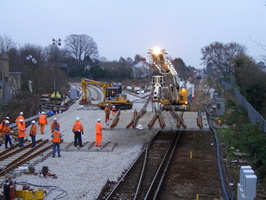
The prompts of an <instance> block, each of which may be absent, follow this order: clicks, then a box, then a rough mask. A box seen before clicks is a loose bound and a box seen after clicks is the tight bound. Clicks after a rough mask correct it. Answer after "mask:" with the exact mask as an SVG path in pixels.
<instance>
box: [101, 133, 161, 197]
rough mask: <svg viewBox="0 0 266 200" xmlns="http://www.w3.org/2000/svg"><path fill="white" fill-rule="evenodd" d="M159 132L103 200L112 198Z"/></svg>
mask: <svg viewBox="0 0 266 200" xmlns="http://www.w3.org/2000/svg"><path fill="white" fill-rule="evenodd" d="M158 133H159V131H157V132H156V133H155V134H154V136H153V137H152V138H151V140H150V142H149V143H148V145H147V147H146V148H145V149H143V150H142V151H141V152H140V154H139V156H138V157H137V158H136V160H135V162H134V163H133V165H131V166H130V167H129V169H128V170H127V171H126V173H125V174H124V175H123V177H122V178H121V179H120V180H119V181H118V183H117V184H116V185H115V187H114V188H113V189H112V191H111V192H110V193H109V195H108V196H107V197H106V198H105V200H110V199H111V198H112V196H113V194H114V193H115V192H116V191H117V189H118V187H119V186H120V185H121V184H122V183H123V181H124V180H125V178H126V177H127V176H128V174H129V173H130V171H131V170H132V169H133V168H134V167H135V166H136V164H137V161H138V160H139V159H140V158H141V157H142V156H143V154H144V153H145V152H146V151H147V149H148V148H149V147H150V146H151V144H152V141H153V140H154V138H155V137H156V136H157V135H158Z"/></svg>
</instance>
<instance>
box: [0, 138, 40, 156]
mask: <svg viewBox="0 0 266 200" xmlns="http://www.w3.org/2000/svg"><path fill="white" fill-rule="evenodd" d="M41 141H42V139H40V140H37V141H36V144H38V143H40V142H41ZM31 145H32V144H28V145H26V146H24V147H22V148H19V149H17V150H15V151H12V150H13V149H14V148H15V147H18V145H15V146H13V147H14V148H12V149H7V150H9V151H8V152H10V153H8V152H7V153H8V154H5V155H4V156H2V157H0V161H3V160H5V159H7V158H9V157H11V156H13V155H15V154H17V153H19V152H21V151H22V150H24V149H27V148H29V147H30V146H31Z"/></svg>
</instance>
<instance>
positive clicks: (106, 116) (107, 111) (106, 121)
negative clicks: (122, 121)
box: [104, 104, 111, 123]
mask: <svg viewBox="0 0 266 200" xmlns="http://www.w3.org/2000/svg"><path fill="white" fill-rule="evenodd" d="M104 112H105V123H108V121H109V120H110V112H111V109H110V106H109V105H108V104H106V106H105V108H104Z"/></svg>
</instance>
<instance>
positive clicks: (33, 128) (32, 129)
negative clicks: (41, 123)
mask: <svg viewBox="0 0 266 200" xmlns="http://www.w3.org/2000/svg"><path fill="white" fill-rule="evenodd" d="M36 134H37V125H36V122H35V121H34V120H33V121H31V127H30V137H31V142H32V144H31V147H32V148H33V147H35V146H36Z"/></svg>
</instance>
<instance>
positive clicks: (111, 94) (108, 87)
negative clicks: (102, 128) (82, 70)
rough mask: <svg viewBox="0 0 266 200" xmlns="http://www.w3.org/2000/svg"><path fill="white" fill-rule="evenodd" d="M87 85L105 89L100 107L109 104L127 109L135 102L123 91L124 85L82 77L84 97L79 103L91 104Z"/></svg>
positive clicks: (102, 107)
mask: <svg viewBox="0 0 266 200" xmlns="http://www.w3.org/2000/svg"><path fill="white" fill-rule="evenodd" d="M87 85H91V86H95V87H98V88H102V89H103V101H102V102H100V103H98V104H97V105H98V107H99V108H101V109H104V108H105V106H106V105H107V104H108V105H109V106H115V107H116V109H120V110H127V109H131V108H132V106H133V102H131V101H130V100H127V95H126V94H124V93H122V85H121V84H118V85H113V84H111V83H103V82H99V81H95V80H91V79H86V78H83V79H81V88H82V99H81V100H80V102H79V104H81V105H84V104H87V105H89V104H91V101H90V100H88V97H87Z"/></svg>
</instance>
